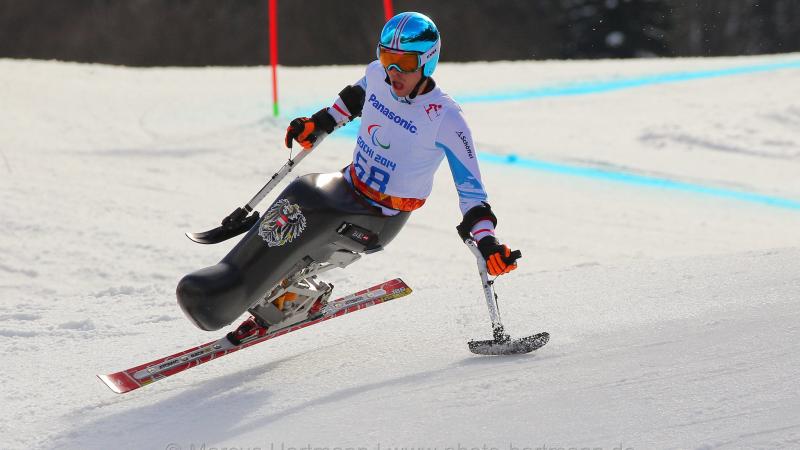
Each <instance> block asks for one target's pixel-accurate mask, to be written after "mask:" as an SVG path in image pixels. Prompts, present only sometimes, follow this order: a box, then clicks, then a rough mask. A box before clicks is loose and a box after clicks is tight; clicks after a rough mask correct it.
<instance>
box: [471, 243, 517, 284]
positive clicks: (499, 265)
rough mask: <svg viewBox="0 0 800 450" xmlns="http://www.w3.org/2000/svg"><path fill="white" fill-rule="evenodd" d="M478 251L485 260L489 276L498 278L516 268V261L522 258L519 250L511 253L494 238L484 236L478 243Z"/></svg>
mask: <svg viewBox="0 0 800 450" xmlns="http://www.w3.org/2000/svg"><path fill="white" fill-rule="evenodd" d="M478 250H480V251H481V255H483V257H484V259H486V269H487V270H488V271H489V275H492V276H498V275H502V274H504V273H509V272H511V271H512V270H514V269H516V268H517V259H519V258H520V257H522V253H520V252H519V250H517V251H514V252H512V251H511V249H509V248H508V247H507V246H505V245H502V244H500V243H499V242H497V238H496V237H494V236H486V237H485V238H483V239H481V240H480V242H478Z"/></svg>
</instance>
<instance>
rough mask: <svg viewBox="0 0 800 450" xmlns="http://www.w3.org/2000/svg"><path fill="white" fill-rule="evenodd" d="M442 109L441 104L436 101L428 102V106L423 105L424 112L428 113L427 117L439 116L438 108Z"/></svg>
mask: <svg viewBox="0 0 800 450" xmlns="http://www.w3.org/2000/svg"><path fill="white" fill-rule="evenodd" d="M441 109H442V105H437V104H436V103H429V104H428V106H426V107H425V113H426V114H428V119H431V120H433V119H435V118H437V117H439V110H441Z"/></svg>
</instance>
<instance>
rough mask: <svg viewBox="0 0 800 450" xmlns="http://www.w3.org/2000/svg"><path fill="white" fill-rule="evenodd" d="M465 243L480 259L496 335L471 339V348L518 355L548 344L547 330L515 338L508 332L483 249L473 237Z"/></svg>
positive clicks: (479, 352)
mask: <svg viewBox="0 0 800 450" xmlns="http://www.w3.org/2000/svg"><path fill="white" fill-rule="evenodd" d="M463 237H464V236H462V238H463ZM464 243H465V244H467V247H469V249H470V250H471V251H472V254H474V255H475V258H476V259H477V261H478V272H479V273H480V275H481V282H482V283H483V295H485V296H486V305H487V306H488V307H489V317H490V318H491V319H492V336H493V337H494V339H490V340H485V341H469V343H468V345H469V350H470V351H471V352H472V353H476V354H479V355H516V354H521V353H530V352H532V351H534V350H536V349H537V348H540V347H542V346H544V345H545V344H547V341H549V340H550V334H549V333H546V332H543V333H538V334H534V335H532V336H528V337H524V338H521V339H514V340H512V339H511V336H509V335H508V334H506V332H505V329H504V328H503V323H502V322H501V321H500V310H499V308H498V306H497V294H495V293H494V286H493V285H494V281H492V280H489V274H488V273H487V271H486V260H484V259H483V255H481V251H480V250H478V244H477V243H476V242H475V241H474V240H473V239H472V238H471V237H467V238H465V239H464ZM514 254H516V255H515V256H516V258H519V257H521V256H522V253H521V252H520V251H519V250H515V251H514V252H513V253H512V255H514Z"/></svg>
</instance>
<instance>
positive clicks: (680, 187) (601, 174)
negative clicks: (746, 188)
mask: <svg viewBox="0 0 800 450" xmlns="http://www.w3.org/2000/svg"><path fill="white" fill-rule="evenodd" d="M478 159H480V160H481V161H485V162H487V163H493V164H504V165H511V166H514V167H519V168H523V169H529V170H537V171H541V172H549V173H556V174H559V175H568V176H574V177H582V178H591V179H599V180H605V181H612V182H617V183H625V184H633V185H638V186H648V187H653V188H660V189H670V190H675V191H683V192H690V193H693V194H702V195H710V196H714V197H723V198H727V199H731V200H740V201H746V202H750V203H759V204H762V205H768V206H774V207H778V208H785V209H793V210H800V201H796V200H791V199H786V198H781V197H771V196H768V195H762V194H756V193H752V192H743V191H735V190H730V189H722V188H715V187H709V186H703V185H700V184H691V183H685V182H681V181H674V180H669V179H666V178H655V177H648V176H644V175H636V174H632V173H625V172H613V171H610V170H603V169H595V168H590V167H577V166H568V165H565V164H556V163H551V162H546V161H538V160H535V159H529V158H521V157H518V156H516V155H507V156H502V155H494V154H491V153H480V154H478Z"/></svg>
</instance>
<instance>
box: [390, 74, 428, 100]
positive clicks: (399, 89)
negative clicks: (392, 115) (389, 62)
mask: <svg viewBox="0 0 800 450" xmlns="http://www.w3.org/2000/svg"><path fill="white" fill-rule="evenodd" d="M386 73H387V74H388V75H389V82H390V83H392V90H393V91H394V94H395V95H396V96H398V97H408V95H409V94H411V91H413V90H414V86H416V85H417V83H419V80H421V79H422V71H421V70H418V71H416V72H400V71H399V70H397V69H395V68H394V67H392V68H390V69H389V70H388V71H387V72H386ZM421 90H422V89H420V91H421Z"/></svg>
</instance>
